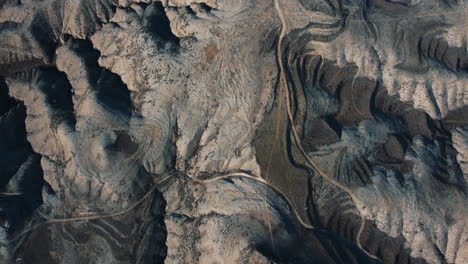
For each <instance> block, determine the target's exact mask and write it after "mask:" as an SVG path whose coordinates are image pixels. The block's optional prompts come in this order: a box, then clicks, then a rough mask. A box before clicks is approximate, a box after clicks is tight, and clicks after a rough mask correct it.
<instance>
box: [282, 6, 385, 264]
mask: <svg viewBox="0 0 468 264" xmlns="http://www.w3.org/2000/svg"><path fill="white" fill-rule="evenodd" d="M275 9H276V11H277V13H278V16H279V18H280V20H281V23H282V28H281V34H280V37H279V40H278V46H277V58H278V64H279V67H280V89H284V93H285V95H286V109H287V112H288V119H289V122H290V123H291V131H292V133H293V137H294V141H295V142H296V146H297V147H298V149H299V150H300V152H301V154H302V155H303V156H304V158H305V159H306V160H307V163H309V165H310V166H311V168H312V169H314V170H315V171H316V172H317V173H318V174H319V175H320V176H321V177H322V178H324V179H325V180H327V181H328V182H329V183H331V184H333V185H335V186H336V187H338V188H339V189H341V190H343V191H344V192H346V193H347V194H348V195H349V197H350V198H351V200H352V201H353V203H354V205H357V204H358V199H357V198H356V196H355V195H354V193H353V192H352V191H351V189H349V188H348V187H346V186H344V185H342V184H341V183H339V182H337V181H336V180H335V179H333V178H331V177H330V176H328V175H327V174H326V173H325V172H324V171H323V170H322V169H321V168H320V167H319V166H318V165H317V163H315V161H314V160H313V159H312V158H310V157H309V155H308V154H307V152H306V151H305V150H304V148H303V147H302V142H301V139H300V137H299V133H298V132H297V129H296V126H295V124H294V117H293V114H292V110H291V96H290V94H289V92H290V91H289V85H288V81H287V77H286V72H285V67H284V64H283V60H282V57H283V52H282V49H281V47H282V44H283V40H284V38H285V37H286V34H287V28H286V19H285V17H284V14H283V10H282V9H281V7H280V4H279V0H275ZM357 211H358V212H359V215H360V217H361V224H360V227H359V230H358V233H357V235H356V244H357V246H358V247H359V248H360V249H361V250H363V251H364V252H365V253H366V254H367V255H368V256H369V257H371V258H373V259H377V260H379V258H377V257H376V256H374V255H372V254H370V253H369V252H367V251H366V250H365V249H364V248H363V247H362V244H361V241H360V238H361V234H362V231H363V230H364V226H365V220H366V219H365V217H364V215H363V214H362V213H361V212H360V211H359V209H358V210H357Z"/></svg>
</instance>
